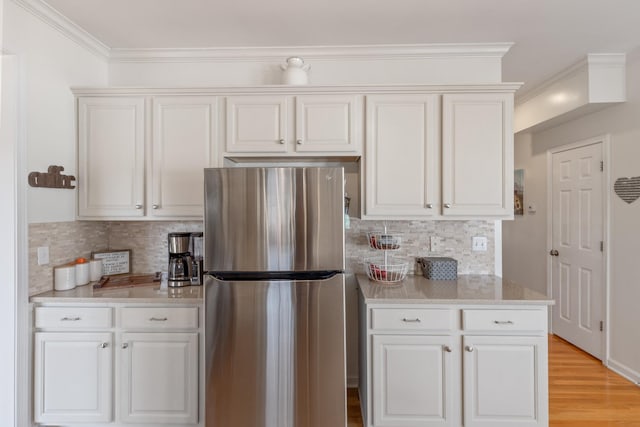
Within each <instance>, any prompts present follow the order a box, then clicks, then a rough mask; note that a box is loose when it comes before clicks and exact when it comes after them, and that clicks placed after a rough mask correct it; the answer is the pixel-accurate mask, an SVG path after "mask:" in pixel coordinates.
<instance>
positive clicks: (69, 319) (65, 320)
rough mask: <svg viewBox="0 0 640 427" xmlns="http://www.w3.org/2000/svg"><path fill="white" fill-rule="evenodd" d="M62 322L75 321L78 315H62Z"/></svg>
mask: <svg viewBox="0 0 640 427" xmlns="http://www.w3.org/2000/svg"><path fill="white" fill-rule="evenodd" d="M60 320H61V321H62V322H77V321H78V320H80V317H66V316H65V317H63V318H62V319H60Z"/></svg>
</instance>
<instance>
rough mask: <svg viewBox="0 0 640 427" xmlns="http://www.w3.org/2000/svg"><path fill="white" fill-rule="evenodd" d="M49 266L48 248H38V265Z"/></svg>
mask: <svg viewBox="0 0 640 427" xmlns="http://www.w3.org/2000/svg"><path fill="white" fill-rule="evenodd" d="M47 264H49V246H40V247H38V265H47Z"/></svg>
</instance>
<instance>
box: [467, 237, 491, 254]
mask: <svg viewBox="0 0 640 427" xmlns="http://www.w3.org/2000/svg"><path fill="white" fill-rule="evenodd" d="M471 250H473V251H486V250H487V238H486V237H484V236H475V237H474V238H473V239H472V241H471Z"/></svg>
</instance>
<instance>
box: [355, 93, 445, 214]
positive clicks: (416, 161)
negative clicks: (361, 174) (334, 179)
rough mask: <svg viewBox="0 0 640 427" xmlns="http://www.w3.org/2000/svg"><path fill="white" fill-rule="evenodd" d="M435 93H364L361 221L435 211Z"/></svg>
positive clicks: (436, 210)
mask: <svg viewBox="0 0 640 427" xmlns="http://www.w3.org/2000/svg"><path fill="white" fill-rule="evenodd" d="M438 99H439V97H438V95H379V96H368V97H367V107H366V109H367V131H366V145H365V194H366V202H365V212H364V218H366V219H376V218H382V219H411V218H424V217H429V216H432V215H434V214H436V213H437V212H438V208H439V204H438V203H439V202H438V200H439V192H438V182H439V179H438V176H439V167H438V166H439V149H438V144H437V142H438V137H439V131H438V130H439V128H440V127H439V113H438V111H439V110H438V108H437V107H438V105H437V103H438Z"/></svg>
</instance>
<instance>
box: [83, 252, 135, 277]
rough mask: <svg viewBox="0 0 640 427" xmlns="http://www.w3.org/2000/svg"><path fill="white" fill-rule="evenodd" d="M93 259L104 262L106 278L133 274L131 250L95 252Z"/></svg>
mask: <svg viewBox="0 0 640 427" xmlns="http://www.w3.org/2000/svg"><path fill="white" fill-rule="evenodd" d="M91 258H93V259H101V260H102V274H103V275H104V276H111V275H114V274H126V273H131V249H120V250H108V251H99V252H93V253H91Z"/></svg>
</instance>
